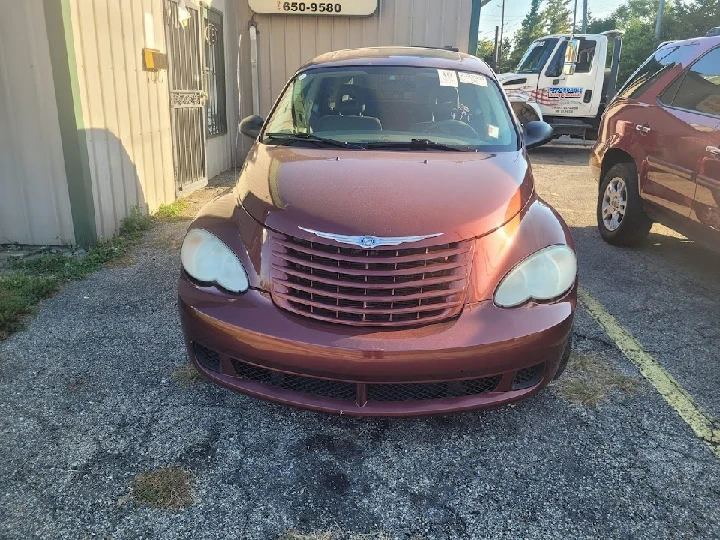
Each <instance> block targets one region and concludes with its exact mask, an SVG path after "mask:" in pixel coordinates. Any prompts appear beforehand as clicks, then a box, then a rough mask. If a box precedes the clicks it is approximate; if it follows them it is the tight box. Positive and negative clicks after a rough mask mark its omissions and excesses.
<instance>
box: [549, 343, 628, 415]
mask: <svg viewBox="0 0 720 540" xmlns="http://www.w3.org/2000/svg"><path fill="white" fill-rule="evenodd" d="M553 384H554V386H555V388H556V389H557V391H558V392H559V393H560V395H561V396H563V397H564V398H565V399H567V400H569V401H572V402H573V403H578V404H580V405H585V406H588V407H597V406H598V405H599V404H600V403H601V402H602V401H604V400H605V398H606V397H607V395H608V394H609V393H610V392H611V391H613V390H620V391H622V392H625V393H631V392H634V391H635V390H636V389H637V388H638V381H637V379H634V378H633V377H629V376H627V375H625V374H623V373H621V372H620V371H618V370H617V369H616V368H615V367H613V366H612V365H610V364H609V363H608V362H606V361H604V360H603V359H602V358H599V357H597V356H595V355H592V354H588V353H583V352H578V351H575V352H573V354H572V356H571V357H570V362H569V364H568V367H567V370H566V371H565V373H564V374H563V376H562V377H560V379H559V380H557V381H556V382H555V383H553Z"/></svg>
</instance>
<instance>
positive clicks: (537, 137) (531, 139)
mask: <svg viewBox="0 0 720 540" xmlns="http://www.w3.org/2000/svg"><path fill="white" fill-rule="evenodd" d="M523 132H524V134H525V148H527V149H528V150H530V149H531V148H536V147H538V146H542V145H543V144H546V143H549V142H550V141H551V140H552V138H553V128H552V126H551V125H550V124H548V123H547V122H538V121H535V122H528V123H527V124H525V126H524V127H523Z"/></svg>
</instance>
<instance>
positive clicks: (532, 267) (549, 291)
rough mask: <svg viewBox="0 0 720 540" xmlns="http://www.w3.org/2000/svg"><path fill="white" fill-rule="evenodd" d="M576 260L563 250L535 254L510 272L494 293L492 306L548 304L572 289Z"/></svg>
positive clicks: (543, 250) (559, 248) (507, 306)
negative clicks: (528, 303)
mask: <svg viewBox="0 0 720 540" xmlns="http://www.w3.org/2000/svg"><path fill="white" fill-rule="evenodd" d="M576 275H577V259H576V258H575V253H573V250H572V249H570V248H569V247H567V246H550V247H546V248H543V249H541V250H539V251H536V252H535V253H533V254H532V255H530V256H529V257H528V258H527V259H525V260H523V261H522V262H520V263H519V264H517V265H516V266H515V268H513V269H512V270H510V271H509V272H508V273H507V274H506V275H505V277H504V278H503V279H502V281H501V282H500V285H498V288H497V289H496V290H495V303H496V304H497V305H498V306H500V307H506V308H509V307H514V306H519V305H520V304H522V303H524V302H527V301H528V300H552V299H553V298H557V297H559V296H561V295H562V294H563V293H565V292H567V290H568V289H569V288H570V287H572V284H573V283H574V282H575V276H576Z"/></svg>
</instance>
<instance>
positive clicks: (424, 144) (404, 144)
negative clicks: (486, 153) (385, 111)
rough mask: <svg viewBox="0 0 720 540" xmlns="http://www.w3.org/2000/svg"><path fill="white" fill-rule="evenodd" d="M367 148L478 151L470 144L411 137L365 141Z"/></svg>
mask: <svg viewBox="0 0 720 540" xmlns="http://www.w3.org/2000/svg"><path fill="white" fill-rule="evenodd" d="M363 144H364V145H365V146H366V147H367V148H409V149H411V150H415V149H419V150H425V149H430V150H448V151H450V152H477V148H475V147H474V146H468V145H462V144H460V145H457V144H444V143H439V142H435V141H431V140H430V139H410V140H409V141H401V142H393V141H377V142H366V143H363Z"/></svg>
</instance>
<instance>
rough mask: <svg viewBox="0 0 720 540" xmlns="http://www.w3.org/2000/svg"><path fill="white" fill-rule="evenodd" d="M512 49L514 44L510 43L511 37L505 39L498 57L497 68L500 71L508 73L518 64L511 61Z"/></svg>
mask: <svg viewBox="0 0 720 540" xmlns="http://www.w3.org/2000/svg"><path fill="white" fill-rule="evenodd" d="M511 50H512V44H511V43H510V38H505V39H503V42H502V48H501V49H500V53H501V56H500V58H499V59H498V66H497V70H496V71H497V72H498V73H507V72H508V71H512V70H513V69H515V65H516V64H512V63H511V62H510V54H511Z"/></svg>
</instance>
